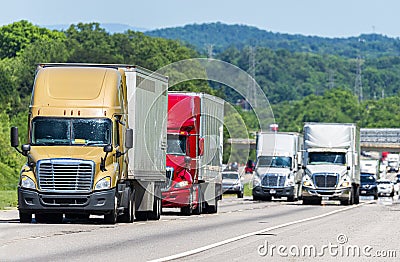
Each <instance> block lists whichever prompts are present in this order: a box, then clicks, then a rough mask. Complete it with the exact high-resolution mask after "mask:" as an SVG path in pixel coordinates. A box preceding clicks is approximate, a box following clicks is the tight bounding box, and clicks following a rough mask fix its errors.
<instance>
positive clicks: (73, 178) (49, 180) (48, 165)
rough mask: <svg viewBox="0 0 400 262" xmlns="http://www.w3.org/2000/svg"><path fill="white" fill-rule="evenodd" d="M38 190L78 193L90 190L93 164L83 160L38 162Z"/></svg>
mask: <svg viewBox="0 0 400 262" xmlns="http://www.w3.org/2000/svg"><path fill="white" fill-rule="evenodd" d="M37 173H38V179H39V188H40V189H41V190H43V191H53V192H55V191H75V192H76V191H78V192H88V191H91V189H92V184H93V175H94V162H93V161H85V160H71V159H56V160H53V159H52V160H40V161H39V162H38V165H37Z"/></svg>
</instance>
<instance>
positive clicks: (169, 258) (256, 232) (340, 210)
mask: <svg viewBox="0 0 400 262" xmlns="http://www.w3.org/2000/svg"><path fill="white" fill-rule="evenodd" d="M373 202H375V201H368V202H365V203H362V204H359V205H354V206H349V207H345V208H341V209H338V210H334V211H331V212H328V213H325V214H321V215H318V216H313V217H309V218H303V219H300V220H296V221H292V222H288V223H284V224H280V225H277V226H273V227H268V228H265V229H261V230H259V231H255V232H251V233H247V234H244V235H241V236H237V237H233V238H229V239H226V240H223V241H220V242H217V243H214V244H210V245H207V246H203V247H199V248H196V249H192V250H188V251H185V252H182V253H179V254H175V255H171V256H167V257H162V258H158V259H154V260H150V261H149V262H163V261H170V260H174V259H179V258H183V257H187V256H191V255H194V254H197V253H201V252H204V251H206V250H209V249H212V248H216V247H219V246H223V245H226V244H229V243H232V242H235V241H238V240H241V239H244V238H248V237H251V236H255V235H258V234H262V233H265V232H268V231H272V230H275V229H279V228H283V227H287V226H291V225H295V224H299V223H303V222H308V221H311V220H315V219H319V218H324V217H327V216H331V215H333V214H337V213H340V212H343V211H347V210H350V209H354V208H357V207H360V206H363V205H366V204H370V203H373Z"/></svg>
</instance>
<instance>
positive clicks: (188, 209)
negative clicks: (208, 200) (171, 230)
mask: <svg viewBox="0 0 400 262" xmlns="http://www.w3.org/2000/svg"><path fill="white" fill-rule="evenodd" d="M192 210H193V189H190V194H189V204H188V205H187V206H183V207H181V213H182V215H184V216H190V215H191V214H192Z"/></svg>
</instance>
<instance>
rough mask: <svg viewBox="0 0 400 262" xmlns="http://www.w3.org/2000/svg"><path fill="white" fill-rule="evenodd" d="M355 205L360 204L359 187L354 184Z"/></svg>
mask: <svg viewBox="0 0 400 262" xmlns="http://www.w3.org/2000/svg"><path fill="white" fill-rule="evenodd" d="M353 204H355V205H358V204H360V190H359V187H358V186H356V187H355V189H354V203H353Z"/></svg>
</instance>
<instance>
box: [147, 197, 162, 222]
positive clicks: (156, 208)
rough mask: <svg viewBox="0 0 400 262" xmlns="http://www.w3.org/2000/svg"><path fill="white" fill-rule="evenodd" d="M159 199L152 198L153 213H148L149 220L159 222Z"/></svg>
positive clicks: (160, 207)
mask: <svg viewBox="0 0 400 262" xmlns="http://www.w3.org/2000/svg"><path fill="white" fill-rule="evenodd" d="M161 209H162V206H161V198H159V197H158V196H156V195H155V196H154V203H153V211H149V214H148V216H147V218H148V219H149V220H160V217H161Z"/></svg>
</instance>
